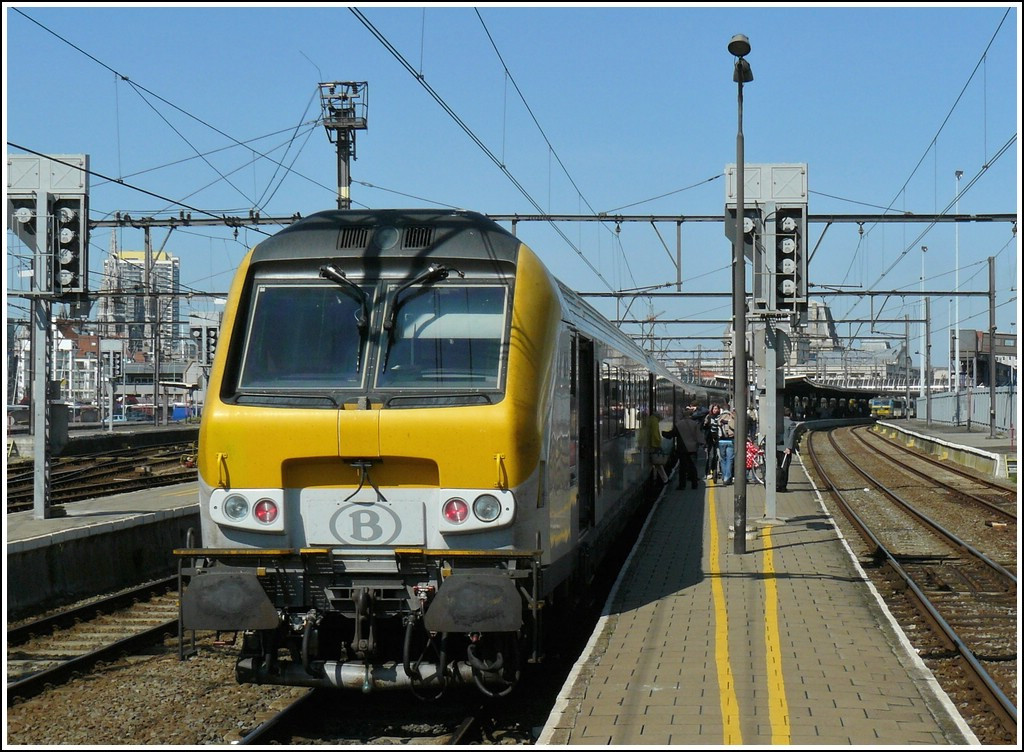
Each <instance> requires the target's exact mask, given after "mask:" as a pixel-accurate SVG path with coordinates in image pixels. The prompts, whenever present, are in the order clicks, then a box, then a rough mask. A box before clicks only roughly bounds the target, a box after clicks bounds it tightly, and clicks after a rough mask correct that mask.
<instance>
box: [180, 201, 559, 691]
mask: <svg viewBox="0 0 1024 752" xmlns="http://www.w3.org/2000/svg"><path fill="white" fill-rule="evenodd" d="M346 244H347V246H346ZM560 318H561V311H560V307H559V298H558V294H557V289H556V286H555V283H554V281H553V280H552V279H551V277H550V275H549V274H548V273H547V271H546V270H545V269H544V267H543V265H542V264H541V263H540V261H539V260H538V258H537V257H536V256H535V255H534V254H533V252H532V251H530V250H529V249H528V248H526V247H525V246H523V245H521V244H520V243H519V242H518V241H517V240H516V239H515V238H514V237H513V236H512V235H510V234H509V233H507V232H505V231H504V230H502V229H501V228H500V227H498V226H497V225H496V224H494V223H493V222H490V220H487V219H485V218H483V217H481V216H480V215H475V214H471V213H462V212H458V213H444V212H394V211H387V212H322V213H320V214H317V215H313V216H312V217H310V218H308V219H306V220H303V222H300V223H298V224H297V225H295V226H292V227H291V228H289V229H288V230H286V231H284V232H282V233H280V234H279V235H278V236H275V238H272V239H271V240H270V241H266V242H265V243H264V244H261V245H260V246H258V247H257V248H255V249H254V250H253V252H251V253H250V254H249V255H248V256H247V257H246V259H245V261H244V262H243V264H242V265H241V267H240V268H239V270H238V273H237V275H236V279H235V281H234V283H233V286H232V290H231V293H230V296H229V300H228V303H227V307H226V310H225V316H224V320H223V322H222V332H223V334H222V337H221V343H222V344H221V347H220V349H219V351H218V353H217V357H216V358H215V361H214V365H213V368H212V371H211V375H210V380H209V386H208V391H207V398H206V403H205V407H204V412H203V421H202V426H201V431H200V443H199V463H198V464H199V477H200V487H201V513H202V547H201V548H200V549H196V550H191V551H182V552H181V553H182V555H184V556H187V557H189V560H190V561H191V562H192V563H193V565H194V566H193V567H192V568H191V569H190V573H191V575H192V576H191V578H190V582H189V586H188V588H187V589H186V592H185V593H184V595H183V598H182V618H183V622H184V624H185V627H186V628H191V629H216V630H221V631H229V630H230V631H236V630H238V631H242V632H243V633H244V637H243V645H242V650H241V654H240V658H239V661H238V666H237V669H236V673H237V675H238V678H239V680H240V681H253V682H258V683H282V684H301V685H310V686H342V687H351V688H359V689H362V690H364V691H369V690H370V689H376V688H391V687H398V686H410V687H413V688H414V689H417V688H419V689H420V690H422V691H426V692H431V693H432V692H435V691H438V690H439V688H443V687H444V686H445V685H446V684H449V683H451V682H453V681H455V682H458V681H470V680H472V681H475V682H476V683H477V685H478V686H480V687H481V689H484V690H485V691H487V692H492V691H498V692H501V691H504V690H503V688H504V689H507V688H508V687H510V686H511V685H512V684H514V681H515V678H516V677H517V675H518V673H517V672H518V668H513V666H512V665H511V659H510V657H509V656H510V654H511V653H514V652H515V651H517V650H518V646H516V645H513V644H512V643H513V642H516V641H518V639H519V638H520V637H521V636H522V635H523V633H524V632H526V631H529V632H534V633H536V632H539V627H538V625H537V624H536V623H534V622H535V621H536V619H537V618H539V615H538V612H539V605H538V603H537V602H536V600H535V599H534V597H533V595H531V594H534V593H536V591H537V588H538V583H539V580H540V577H541V572H542V570H543V567H544V566H545V565H546V564H547V563H549V562H547V561H545V558H546V557H549V556H550V552H546V551H545V549H544V545H545V544H544V542H545V541H546V540H547V538H548V526H549V523H548V521H547V519H546V513H547V510H546V509H545V508H544V506H543V505H542V504H538V499H539V498H540V496H541V494H542V491H543V489H542V488H541V482H542V481H541V476H542V473H541V472H540V467H541V452H542V449H543V447H544V444H545V431H546V430H547V426H548V416H549V411H550V409H551V400H552V394H553V389H552V383H553V382H552V379H553V378H554V374H553V370H554V362H555V352H554V350H555V347H556V342H557V339H558V337H557V333H558V329H559V321H560ZM524 593H526V594H528V595H527V597H526V598H525V599H524V595H523V594H524ZM524 614H525V616H524ZM524 626H526V627H529V629H526V630H524ZM534 647H535V648H536V646H534ZM425 655H431V656H433V658H432V659H430V660H425V659H424V656H425Z"/></svg>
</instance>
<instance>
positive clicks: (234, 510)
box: [224, 494, 249, 522]
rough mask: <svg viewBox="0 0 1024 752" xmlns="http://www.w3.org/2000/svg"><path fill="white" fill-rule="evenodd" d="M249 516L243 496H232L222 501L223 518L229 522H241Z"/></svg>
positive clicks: (246, 502)
mask: <svg viewBox="0 0 1024 752" xmlns="http://www.w3.org/2000/svg"><path fill="white" fill-rule="evenodd" d="M247 514H249V502H248V501H246V499H245V497H244V496H239V495H238V494H232V495H231V496H228V497H227V498H226V499H224V516H225V517H227V518H228V519H229V520H235V521H236V522H237V521H238V520H241V519H242V518H244V517H245V516H246V515H247Z"/></svg>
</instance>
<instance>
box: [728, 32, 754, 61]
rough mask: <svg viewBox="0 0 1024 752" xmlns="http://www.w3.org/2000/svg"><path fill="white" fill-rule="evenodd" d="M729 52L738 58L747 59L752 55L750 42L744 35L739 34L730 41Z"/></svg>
mask: <svg viewBox="0 0 1024 752" xmlns="http://www.w3.org/2000/svg"><path fill="white" fill-rule="evenodd" d="M729 52H730V53H732V54H733V55H735V56H736V57H745V56H746V55H749V54H750V40H749V39H747V37H746V36H745V35H743V34H737V35H736V36H734V37H733V38H732V39H730V40H729Z"/></svg>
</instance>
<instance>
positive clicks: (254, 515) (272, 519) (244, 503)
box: [208, 488, 288, 533]
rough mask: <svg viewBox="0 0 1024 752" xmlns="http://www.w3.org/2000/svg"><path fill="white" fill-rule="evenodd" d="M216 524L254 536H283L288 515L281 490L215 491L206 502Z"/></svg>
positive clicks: (237, 489)
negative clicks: (277, 534) (255, 534)
mask: <svg viewBox="0 0 1024 752" xmlns="http://www.w3.org/2000/svg"><path fill="white" fill-rule="evenodd" d="M208 504H209V513H210V519H211V520H212V521H213V522H215V523H216V524H218V525H223V526H224V527H231V528H235V529H236V530H248V531H250V532H254V533H283V532H284V526H285V522H286V519H285V518H286V517H287V516H288V512H287V509H286V507H285V503H284V489H281V488H232V489H231V490H228V489H224V488H215V489H213V490H212V491H211V492H210V498H209V501H208Z"/></svg>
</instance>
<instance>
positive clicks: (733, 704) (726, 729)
mask: <svg viewBox="0 0 1024 752" xmlns="http://www.w3.org/2000/svg"><path fill="white" fill-rule="evenodd" d="M708 511H709V514H708V519H709V524H710V525H711V534H710V535H709V536H708V538H709V539H710V543H709V548H708V559H709V565H708V568H709V570H710V571H709V573H708V574H709V576H710V577H711V592H712V595H713V598H714V602H715V666H716V667H717V669H718V697H719V702H720V703H721V706H722V736H723V743H725V744H743V733H742V731H741V730H740V706H739V702H738V701H737V699H736V682H735V680H734V678H733V675H732V664H731V663H730V662H729V617H728V612H727V611H726V603H725V589H724V588H723V587H722V569H721V567H720V566H719V555H720V546H719V545H718V520H717V517H716V515H715V487H714V485H709V486H708ZM735 534H736V535H745V534H746V531H745V530H738V531H736V532H735Z"/></svg>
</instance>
